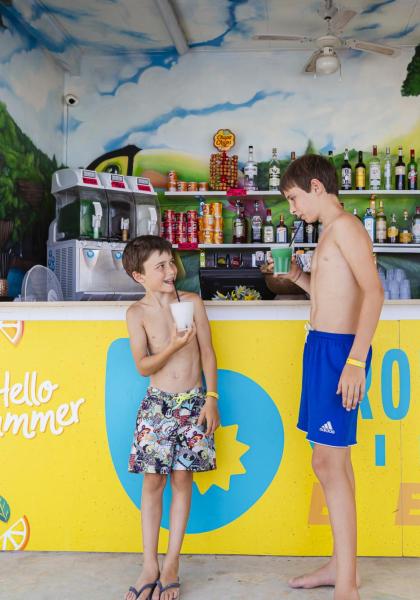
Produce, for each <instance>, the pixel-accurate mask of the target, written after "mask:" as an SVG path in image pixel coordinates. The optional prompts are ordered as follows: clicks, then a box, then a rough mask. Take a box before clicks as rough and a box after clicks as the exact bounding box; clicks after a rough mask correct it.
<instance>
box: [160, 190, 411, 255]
mask: <svg viewBox="0 0 420 600" xmlns="http://www.w3.org/2000/svg"><path fill="white" fill-rule="evenodd" d="M372 194H375V196H406V197H407V196H419V201H420V190H340V192H339V196H366V197H370V196H371V195H372ZM165 197H168V198H185V199H189V198H197V199H204V198H232V199H235V198H250V199H252V198H261V197H266V198H270V197H271V198H275V197H277V198H284V196H283V195H282V193H281V192H270V191H268V190H258V191H250V192H246V193H244V194H242V195H241V194H236V193H235V194H228V193H227V192H220V191H215V192H212V191H210V190H209V191H203V192H165ZM288 245H289V244H288V243H287V244H262V243H261V244H233V243H230V244H229V243H228V244H198V246H197V248H196V250H206V249H207V250H210V249H211V250H217V249H223V248H237V249H238V250H240V249H252V248H254V249H255V250H258V249H269V248H282V247H287V246H288ZM293 246H294V248H308V249H310V248H316V246H317V243H314V244H305V243H296V244H293ZM173 248H174V249H179V248H178V245H177V244H174V245H173ZM179 250H181V251H182V250H183V249H182V248H180V249H179ZM188 250H190V251H191V250H192V251H194V250H195V248H194V249H192V248H188ZM373 251H374V252H375V253H376V254H385V253H389V254H420V244H374V245H373Z"/></svg>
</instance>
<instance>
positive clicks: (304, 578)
mask: <svg viewBox="0 0 420 600" xmlns="http://www.w3.org/2000/svg"><path fill="white" fill-rule="evenodd" d="M356 585H357V587H358V588H359V587H360V576H359V573H357V574H356ZM289 586H290V587H291V588H294V589H296V588H304V589H306V590H310V589H312V588H317V587H323V586H335V561H334V560H330V561H329V562H327V564H326V565H323V566H322V567H320V568H319V569H316V570H315V571H313V572H312V573H307V574H306V575H300V576H299V577H292V579H290V580H289Z"/></svg>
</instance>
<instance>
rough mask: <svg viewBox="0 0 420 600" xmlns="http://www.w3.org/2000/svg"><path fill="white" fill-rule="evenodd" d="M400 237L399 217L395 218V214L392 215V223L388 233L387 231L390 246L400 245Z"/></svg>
mask: <svg viewBox="0 0 420 600" xmlns="http://www.w3.org/2000/svg"><path fill="white" fill-rule="evenodd" d="M398 235H399V229H398V223H397V217H396V216H395V213H392V216H391V222H390V224H389V227H388V231H387V237H388V242H389V243H390V244H398Z"/></svg>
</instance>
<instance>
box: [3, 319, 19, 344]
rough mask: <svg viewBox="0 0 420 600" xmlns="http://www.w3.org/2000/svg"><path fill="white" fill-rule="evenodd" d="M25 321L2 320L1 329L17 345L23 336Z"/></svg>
mask: <svg viewBox="0 0 420 600" xmlns="http://www.w3.org/2000/svg"><path fill="white" fill-rule="evenodd" d="M23 329H24V321H0V331H1V333H2V334H3V335H4V336H6V338H7V339H8V340H9V342H10V343H11V344H13V345H14V346H17V344H18V343H19V342H20V340H21V339H22V336H23Z"/></svg>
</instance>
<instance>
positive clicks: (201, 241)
mask: <svg viewBox="0 0 420 600" xmlns="http://www.w3.org/2000/svg"><path fill="white" fill-rule="evenodd" d="M198 243H199V244H204V232H203V230H202V229H201V230H200V229H199V230H198Z"/></svg>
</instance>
